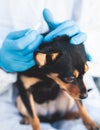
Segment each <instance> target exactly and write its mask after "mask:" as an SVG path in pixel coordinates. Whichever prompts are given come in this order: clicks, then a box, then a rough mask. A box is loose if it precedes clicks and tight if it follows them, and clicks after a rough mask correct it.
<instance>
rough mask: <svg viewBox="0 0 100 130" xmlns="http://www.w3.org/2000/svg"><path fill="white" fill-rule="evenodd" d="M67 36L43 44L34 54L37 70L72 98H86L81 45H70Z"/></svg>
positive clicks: (84, 63) (85, 68)
mask: <svg viewBox="0 0 100 130" xmlns="http://www.w3.org/2000/svg"><path fill="white" fill-rule="evenodd" d="M69 40H70V39H69V38H68V37H67V36H62V37H58V38H56V39H54V40H53V41H52V42H50V43H43V44H42V45H41V46H40V47H39V50H38V51H37V52H36V53H35V59H36V62H37V64H38V66H39V69H41V70H42V71H43V73H45V74H46V75H47V76H48V77H49V78H51V79H53V80H54V81H55V82H56V83H57V84H58V85H59V86H60V88H61V89H64V90H65V91H67V92H68V93H69V95H71V96H72V97H73V98H76V99H78V98H81V99H83V98H86V97H87V89H86V87H85V85H84V82H83V75H84V73H86V71H87V70H88V65H87V64H86V61H87V57H86V53H85V49H84V45H83V44H79V45H72V44H70V43H69Z"/></svg>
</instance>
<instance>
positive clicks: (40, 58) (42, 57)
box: [35, 52, 46, 67]
mask: <svg viewBox="0 0 100 130" xmlns="http://www.w3.org/2000/svg"><path fill="white" fill-rule="evenodd" d="M35 60H36V63H37V64H38V66H39V67H42V66H44V65H45V64H46V54H44V53H40V52H37V53H36V55H35Z"/></svg>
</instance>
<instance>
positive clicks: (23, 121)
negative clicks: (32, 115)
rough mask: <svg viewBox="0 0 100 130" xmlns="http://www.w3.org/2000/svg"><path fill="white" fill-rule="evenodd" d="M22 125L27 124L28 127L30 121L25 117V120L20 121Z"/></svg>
mask: <svg viewBox="0 0 100 130" xmlns="http://www.w3.org/2000/svg"><path fill="white" fill-rule="evenodd" d="M20 123H21V124H26V125H28V124H29V120H28V119H27V118H26V117H24V118H23V119H22V120H21V121H20Z"/></svg>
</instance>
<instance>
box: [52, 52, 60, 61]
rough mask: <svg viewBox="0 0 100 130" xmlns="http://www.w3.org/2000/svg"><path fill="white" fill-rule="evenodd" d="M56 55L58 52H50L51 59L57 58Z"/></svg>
mask: <svg viewBox="0 0 100 130" xmlns="http://www.w3.org/2000/svg"><path fill="white" fill-rule="evenodd" d="M58 55H59V53H58V52H56V53H52V54H51V58H52V60H55V59H56V58H57V56H58Z"/></svg>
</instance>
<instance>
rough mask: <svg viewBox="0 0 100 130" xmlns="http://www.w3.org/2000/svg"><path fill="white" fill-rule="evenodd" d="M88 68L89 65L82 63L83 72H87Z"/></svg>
mask: <svg viewBox="0 0 100 130" xmlns="http://www.w3.org/2000/svg"><path fill="white" fill-rule="evenodd" d="M88 70H89V66H88V65H87V64H85V65H84V72H87V71H88Z"/></svg>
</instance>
